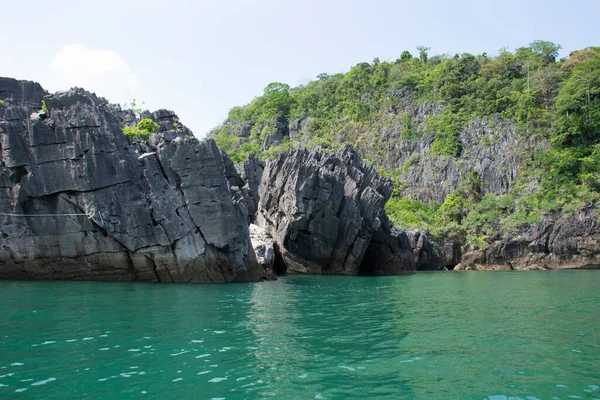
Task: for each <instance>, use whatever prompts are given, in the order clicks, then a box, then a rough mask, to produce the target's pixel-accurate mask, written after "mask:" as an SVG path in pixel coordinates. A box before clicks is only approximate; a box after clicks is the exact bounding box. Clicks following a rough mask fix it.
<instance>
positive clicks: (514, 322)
mask: <svg viewBox="0 0 600 400" xmlns="http://www.w3.org/2000/svg"><path fill="white" fill-rule="evenodd" d="M0 305H1V307H0V399H12V398H15V399H61V400H63V399H72V398H80V399H137V398H152V399H188V398H189V399H195V398H197V399H269V398H274V399H374V398H377V399H492V400H501V399H528V400H534V399H594V398H595V399H600V271H547V272H545V271H539V272H538V271H531V272H511V271H506V272H500V271H498V272H483V271H465V272H452V271H448V272H435V273H418V274H416V275H411V276H397V277H330V276H319V277H310V276H309V277H306V276H294V277H291V276H290V277H283V278H281V279H280V280H279V281H277V282H265V283H251V284H230V285H187V284H145V283H94V282H7V281H3V282H0Z"/></svg>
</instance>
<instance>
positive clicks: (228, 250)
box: [0, 78, 263, 282]
mask: <svg viewBox="0 0 600 400" xmlns="http://www.w3.org/2000/svg"><path fill="white" fill-rule="evenodd" d="M42 98H43V99H44V100H45V102H46V104H47V108H48V111H47V112H46V113H41V114H40V115H38V114H36V113H35V112H36V111H38V109H39V108H40V107H41V100H42ZM0 99H2V100H4V102H3V104H0V138H1V142H0V145H1V153H2V160H1V165H0V213H1V214H0V278H2V279H89V280H141V281H161V282H229V281H247V280H259V279H261V277H262V276H263V272H262V268H261V267H260V266H259V265H258V264H257V262H256V259H255V256H254V252H253V250H252V247H251V244H250V240H249V232H248V225H247V219H248V216H247V206H246V204H245V200H244V199H243V196H242V195H241V193H239V191H236V190H232V189H231V188H230V185H229V184H228V182H227V179H226V174H225V171H226V165H227V163H228V162H229V163H230V161H229V160H228V158H227V157H226V156H223V155H222V153H221V152H220V151H219V149H218V148H217V147H216V145H215V143H214V142H213V141H212V140H208V141H203V142H200V141H198V140H197V139H195V138H194V137H193V136H191V134H190V132H189V130H188V129H187V128H185V127H184V126H183V125H181V124H179V120H178V118H177V116H176V115H175V114H174V113H172V112H170V111H166V110H160V111H157V112H155V113H152V114H150V113H146V114H144V115H143V116H144V117H148V118H152V119H153V120H154V121H155V122H157V123H158V124H159V125H160V131H159V132H158V133H154V134H152V136H151V137H150V139H149V141H148V143H147V144H146V143H141V142H130V141H129V140H128V139H126V138H125V136H124V135H123V133H122V127H123V126H125V125H132V124H134V123H135V120H136V118H135V116H134V115H133V113H132V112H131V111H122V110H121V109H120V107H119V106H116V105H113V104H110V103H108V102H107V101H106V100H105V99H103V98H99V97H96V95H94V94H91V93H89V92H86V91H85V90H82V89H72V90H69V91H68V92H63V93H57V94H54V95H46V94H45V92H44V91H43V89H41V87H40V86H39V84H37V83H32V82H24V81H16V80H14V79H7V78H0ZM234 171H235V170H234Z"/></svg>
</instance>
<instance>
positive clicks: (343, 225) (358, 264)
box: [257, 145, 418, 275]
mask: <svg viewBox="0 0 600 400" xmlns="http://www.w3.org/2000/svg"><path fill="white" fill-rule="evenodd" d="M391 189H392V187H391V182H390V181H389V180H388V179H384V178H381V177H380V176H379V175H378V174H377V171H376V170H375V168H373V166H372V165H371V164H369V163H366V162H364V161H363V160H362V159H361V158H360V156H359V155H358V153H357V152H356V151H355V150H354V149H353V148H352V146H347V145H346V146H343V147H342V148H341V149H340V150H339V151H338V152H336V153H332V154H331V153H326V152H323V151H319V149H318V148H313V149H311V150H296V151H292V152H287V153H283V154H280V155H279V156H278V157H277V158H276V159H275V160H272V161H270V162H268V163H267V165H266V167H265V170H264V173H263V175H262V180H261V184H260V187H259V191H258V194H259V197H260V201H259V204H258V214H257V224H258V225H260V226H262V227H263V228H265V229H266V230H267V232H268V233H270V235H271V237H273V240H274V242H275V245H276V249H275V250H276V256H277V258H278V260H277V262H276V268H279V271H280V272H292V273H306V274H343V275H356V274H359V273H360V274H399V273H405V272H411V271H414V270H415V266H416V261H417V260H415V257H414V253H413V248H412V247H411V246H410V242H409V240H408V237H407V235H406V233H404V232H399V231H394V232H392V227H391V224H390V223H389V221H388V219H387V217H386V215H385V211H384V210H383V206H384V205H385V202H386V201H387V200H388V198H389V196H390V194H391ZM417 258H418V257H417Z"/></svg>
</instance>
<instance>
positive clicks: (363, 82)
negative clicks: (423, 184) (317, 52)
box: [212, 40, 600, 248]
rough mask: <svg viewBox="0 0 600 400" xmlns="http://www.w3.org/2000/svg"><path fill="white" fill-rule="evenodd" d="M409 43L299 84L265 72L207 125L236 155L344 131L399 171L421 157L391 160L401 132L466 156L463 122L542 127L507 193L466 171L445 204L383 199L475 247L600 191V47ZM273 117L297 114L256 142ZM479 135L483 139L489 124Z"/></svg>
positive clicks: (336, 137) (390, 170)
mask: <svg viewBox="0 0 600 400" xmlns="http://www.w3.org/2000/svg"><path fill="white" fill-rule="evenodd" d="M417 50H418V55H416V56H415V57H413V56H412V55H411V54H410V53H409V52H408V51H404V52H402V53H401V54H400V57H399V58H398V59H397V60H395V61H390V62H388V61H382V60H379V59H374V60H373V62H372V63H359V64H357V65H355V66H353V67H352V68H351V69H350V70H349V71H348V72H346V73H339V74H334V75H330V74H326V73H323V74H319V75H318V76H317V78H316V79H315V80H314V81H311V82H309V83H307V84H306V85H304V86H299V87H296V88H290V87H289V86H288V85H286V84H284V83H280V82H274V83H271V84H269V85H267V87H266V88H265V90H264V92H263V94H262V95H261V96H259V97H257V98H255V99H253V100H252V101H251V102H250V103H249V104H247V105H245V106H242V107H234V108H232V109H231V110H230V112H229V116H228V118H227V120H226V121H225V123H224V124H223V126H222V127H221V128H220V129H219V130H217V131H215V132H214V133H213V135H212V137H214V139H215V140H216V141H217V144H218V146H219V147H221V148H222V149H224V150H225V151H227V152H228V153H229V154H230V156H231V157H232V159H235V160H242V159H243V158H244V157H246V155H247V154H248V153H251V152H252V153H255V154H257V155H258V156H259V157H263V158H266V157H274V156H275V155H276V154H277V153H278V152H279V151H282V150H284V149H288V148H291V147H294V146H299V145H300V144H302V145H306V146H307V147H311V146H315V145H319V146H321V148H322V149H324V150H325V151H334V150H335V149H337V148H338V147H339V145H340V144H341V143H351V144H354V145H355V146H356V147H357V148H358V149H359V151H360V152H361V154H362V155H363V158H365V159H368V160H371V161H372V162H373V163H374V164H375V166H376V167H377V169H378V171H380V173H381V174H382V175H384V176H389V177H392V179H394V181H395V182H398V181H399V179H400V175H401V174H402V173H406V172H407V171H408V170H409V169H410V168H411V166H413V165H415V164H416V163H419V162H420V159H419V156H418V155H414V156H411V157H409V158H408V159H407V160H406V162H405V163H404V165H390V163H389V159H388V158H387V157H386V154H387V152H388V151H390V150H391V149H392V148H393V146H396V145H398V144H400V145H402V143H399V142H402V141H405V140H411V141H417V140H420V139H421V138H422V137H423V134H425V133H427V134H430V135H433V142H432V143H431V147H430V149H429V154H428V155H429V156H434V157H461V156H462V158H465V157H467V156H468V154H469V151H470V150H471V149H469V148H468V146H467V145H466V144H465V143H462V142H461V140H460V134H461V132H463V131H464V129H465V127H466V126H467V124H468V123H470V121H474V120H485V121H490V122H493V121H499V120H500V121H501V120H507V121H513V122H514V123H515V124H516V127H517V132H518V133H519V135H521V138H520V139H519V140H521V139H523V140H524V139H531V138H543V139H544V140H548V139H549V140H550V142H551V147H550V148H547V149H544V152H539V153H536V152H532V151H531V150H529V149H527V150H524V151H529V152H531V153H530V154H527V157H526V158H525V159H526V160H527V161H526V163H525V164H524V165H522V166H521V178H520V181H519V182H518V184H517V185H516V186H515V188H514V189H513V192H511V193H510V194H509V195H506V196H499V197H494V196H483V197H482V196H481V194H480V190H479V186H480V183H479V177H478V176H465V177H463V185H461V187H460V188H459V189H458V190H457V191H456V192H455V193H451V194H449V195H448V197H446V199H445V200H444V201H443V202H442V203H441V204H437V203H436V204H433V203H432V204H422V203H420V202H418V201H416V200H410V199H405V198H402V197H401V196H400V195H399V193H398V190H396V191H395V194H394V195H393V196H392V199H390V201H389V202H388V205H387V206H386V209H388V213H389V215H390V218H392V220H394V221H395V222H396V223H397V224H399V225H400V226H405V227H420V228H426V229H429V230H430V232H435V234H438V235H450V236H455V237H461V238H467V239H468V240H470V241H472V243H473V244H474V245H477V246H478V247H482V248H483V247H484V246H486V243H488V242H489V241H491V240H494V238H496V237H498V235H501V234H508V233H517V232H519V230H520V229H522V227H523V226H526V225H528V224H531V223H535V222H536V221H539V219H540V218H541V216H542V215H544V214H545V213H547V212H550V211H562V212H572V211H574V210H576V209H577V207H582V206H585V205H589V204H590V203H591V202H593V201H596V200H598V199H599V198H600V48H598V47H589V48H586V49H582V50H578V51H574V52H572V53H571V54H570V56H569V57H568V58H567V59H564V60H561V61H557V57H558V51H559V50H560V45H558V44H555V43H552V42H548V41H539V40H538V41H534V42H532V43H531V44H530V45H528V46H525V47H521V48H518V49H516V50H515V51H508V50H507V49H501V50H500V51H499V53H498V55H497V56H488V55H487V54H485V53H484V54H480V55H474V54H466V53H465V54H456V55H454V56H446V55H433V56H430V54H429V51H430V49H429V48H428V47H424V46H419V47H418V48H417ZM423 117H425V118H423ZM309 121H310V122H309ZM276 122H277V123H278V124H280V123H284V124H289V125H290V129H291V127H292V126H295V128H294V129H295V130H297V133H298V136H296V138H295V139H293V140H286V141H285V142H284V143H282V144H280V145H279V146H276V147H274V148H272V149H267V150H266V151H262V150H261V143H262V139H263V137H264V136H265V135H267V134H269V133H272V132H273V131H274V129H275V126H276V124H275V123H276ZM242 126H247V127H249V129H250V132H251V134H250V136H249V137H238V136H235V135H234V134H233V133H234V132H239V131H240V127H242ZM298 130H299V131H298ZM481 140H482V144H483V145H484V146H487V147H490V146H492V145H494V144H495V143H496V140H497V136H495V135H489V134H486V135H482V139H481ZM530 142H531V141H530ZM530 181H531V182H532V185H531V186H528V182H530ZM397 189H398V188H397Z"/></svg>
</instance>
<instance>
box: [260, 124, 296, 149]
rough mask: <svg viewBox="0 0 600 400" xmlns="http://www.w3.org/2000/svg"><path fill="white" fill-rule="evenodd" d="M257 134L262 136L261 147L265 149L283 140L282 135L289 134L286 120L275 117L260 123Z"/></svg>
mask: <svg viewBox="0 0 600 400" xmlns="http://www.w3.org/2000/svg"><path fill="white" fill-rule="evenodd" d="M258 134H259V135H260V136H261V137H262V144H261V149H262V150H267V149H269V147H274V146H277V145H279V144H281V142H282V141H283V138H284V137H287V136H289V127H288V124H287V122H286V120H285V119H284V118H282V117H275V118H274V119H273V120H272V121H269V122H267V123H265V124H264V125H261V126H260V127H259V129H258Z"/></svg>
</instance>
